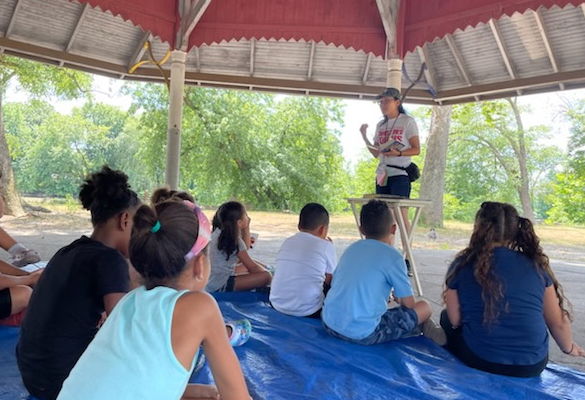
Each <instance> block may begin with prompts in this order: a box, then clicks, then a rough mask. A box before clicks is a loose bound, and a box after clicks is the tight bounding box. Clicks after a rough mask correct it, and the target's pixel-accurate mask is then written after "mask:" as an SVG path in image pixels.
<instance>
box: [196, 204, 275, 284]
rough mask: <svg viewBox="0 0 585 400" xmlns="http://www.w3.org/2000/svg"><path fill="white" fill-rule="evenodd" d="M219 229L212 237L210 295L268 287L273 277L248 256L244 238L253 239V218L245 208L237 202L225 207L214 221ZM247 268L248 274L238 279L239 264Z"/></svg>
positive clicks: (241, 275)
mask: <svg viewBox="0 0 585 400" xmlns="http://www.w3.org/2000/svg"><path fill="white" fill-rule="evenodd" d="M213 221H214V224H215V225H216V226H218V227H217V228H216V229H215V230H214V231H213V233H212V234H211V242H210V244H209V260H210V261H211V276H210V277H209V283H208V284H207V287H206V290H207V291H208V292H233V291H242V290H252V289H257V288H262V287H266V286H268V285H269V284H270V281H271V279H272V275H271V274H270V272H268V271H267V270H266V268H265V267H264V266H263V265H261V264H260V263H258V262H257V261H254V260H253V259H252V258H251V257H250V255H249V254H248V250H247V249H248V247H247V245H246V242H245V241H244V239H243V238H244V237H248V236H249V232H250V217H248V214H247V213H246V208H245V207H244V205H243V204H241V203H239V202H237V201H230V202H227V203H224V204H222V205H221V206H220V208H219V209H218V210H217V213H216V216H215V217H214V218H213ZM238 261H239V262H241V263H242V265H243V266H244V268H245V273H243V274H238V275H237V276H236V264H237V263H238Z"/></svg>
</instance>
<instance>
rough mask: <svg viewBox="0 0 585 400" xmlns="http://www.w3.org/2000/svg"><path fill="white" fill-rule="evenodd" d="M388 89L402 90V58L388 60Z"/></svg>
mask: <svg viewBox="0 0 585 400" xmlns="http://www.w3.org/2000/svg"><path fill="white" fill-rule="evenodd" d="M386 87H387V88H389V87H393V88H396V89H398V90H402V60H401V59H400V58H391V59H389V60H388V71H387V73H386Z"/></svg>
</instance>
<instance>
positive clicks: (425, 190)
mask: <svg viewBox="0 0 585 400" xmlns="http://www.w3.org/2000/svg"><path fill="white" fill-rule="evenodd" d="M450 126H451V106H433V113H432V116H431V132H430V134H429V138H428V140H427V152H426V155H425V164H424V169H423V173H422V179H421V185H420V198H421V199H425V200H431V202H432V204H431V205H430V206H428V207H425V208H423V209H422V214H421V222H422V223H423V224H425V225H428V226H433V227H442V226H443V194H444V192H445V168H446V165H447V146H448V143H449V128H450Z"/></svg>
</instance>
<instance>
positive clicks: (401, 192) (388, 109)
mask: <svg viewBox="0 0 585 400" xmlns="http://www.w3.org/2000/svg"><path fill="white" fill-rule="evenodd" d="M377 99H378V104H379V105H380V111H382V114H383V115H384V118H383V119H382V120H381V121H380V122H378V125H376V133H375V135H374V143H373V144H372V143H370V141H369V139H368V137H367V131H368V125H367V124H363V125H362V126H361V128H360V132H361V134H362V138H363V139H364V142H365V143H366V145H367V147H368V150H369V152H370V153H371V154H372V156H374V157H375V158H377V159H379V160H380V163H379V164H378V169H377V170H376V194H389V195H394V196H401V197H406V198H410V180H409V179H408V174H407V173H406V171H404V169H403V168H406V167H408V165H410V163H411V159H410V158H411V157H412V156H416V155H418V154H420V140H419V138H418V127H417V126H416V121H415V120H414V118H412V117H410V116H408V115H406V112H405V111H404V108H403V107H402V103H401V100H400V91H398V89H396V88H388V89H386V90H384V92H383V93H382V94H380V95H379V96H377ZM395 167H399V168H395ZM403 214H404V212H403Z"/></svg>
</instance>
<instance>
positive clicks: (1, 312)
mask: <svg viewBox="0 0 585 400" xmlns="http://www.w3.org/2000/svg"><path fill="white" fill-rule="evenodd" d="M11 268H13V269H17V268H16V267H13V266H12V265H10V264H6V263H4V262H3V261H0V319H4V318H8V317H10V316H11V315H14V314H18V313H19V312H21V311H22V310H24V309H25V308H26V307H27V306H28V303H29V301H30V296H31V295H32V288H31V286H34V285H35V284H36V283H37V281H38V280H39V278H40V276H41V274H42V272H43V270H38V271H35V272H33V273H30V274H26V275H20V274H17V275H13V274H11V273H10V272H9V271H10V269H11ZM18 271H19V272H20V271H21V270H19V269H18ZM22 272H24V271H22Z"/></svg>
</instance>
